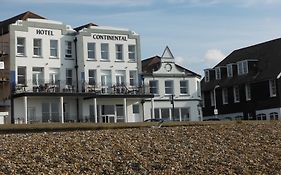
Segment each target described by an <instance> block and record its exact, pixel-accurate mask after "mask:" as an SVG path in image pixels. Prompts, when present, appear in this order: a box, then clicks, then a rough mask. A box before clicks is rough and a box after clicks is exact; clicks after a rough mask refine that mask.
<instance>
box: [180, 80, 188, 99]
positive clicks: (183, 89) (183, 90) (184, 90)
mask: <svg viewBox="0 0 281 175" xmlns="http://www.w3.org/2000/svg"><path fill="white" fill-rule="evenodd" d="M188 87H189V81H188V80H181V81H180V94H181V95H188V94H189V89H188Z"/></svg>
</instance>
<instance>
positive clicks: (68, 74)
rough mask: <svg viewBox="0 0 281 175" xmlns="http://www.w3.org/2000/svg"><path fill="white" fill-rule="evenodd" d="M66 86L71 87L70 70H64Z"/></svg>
mask: <svg viewBox="0 0 281 175" xmlns="http://www.w3.org/2000/svg"><path fill="white" fill-rule="evenodd" d="M66 85H72V69H66Z"/></svg>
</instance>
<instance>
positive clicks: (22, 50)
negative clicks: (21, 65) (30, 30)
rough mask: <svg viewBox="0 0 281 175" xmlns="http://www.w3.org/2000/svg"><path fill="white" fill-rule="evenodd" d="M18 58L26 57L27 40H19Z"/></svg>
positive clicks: (19, 38) (20, 38)
mask: <svg viewBox="0 0 281 175" xmlns="http://www.w3.org/2000/svg"><path fill="white" fill-rule="evenodd" d="M17 56H25V38H22V37H18V38H17Z"/></svg>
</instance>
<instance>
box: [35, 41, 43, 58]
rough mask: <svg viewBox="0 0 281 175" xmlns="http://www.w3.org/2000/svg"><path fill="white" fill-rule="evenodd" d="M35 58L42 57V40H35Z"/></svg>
mask: <svg viewBox="0 0 281 175" xmlns="http://www.w3.org/2000/svg"><path fill="white" fill-rule="evenodd" d="M33 56H36V57H41V56H42V39H36V38H35V39H33Z"/></svg>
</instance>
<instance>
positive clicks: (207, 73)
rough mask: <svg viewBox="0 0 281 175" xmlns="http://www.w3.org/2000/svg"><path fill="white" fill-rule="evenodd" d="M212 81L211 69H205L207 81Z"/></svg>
mask: <svg viewBox="0 0 281 175" xmlns="http://www.w3.org/2000/svg"><path fill="white" fill-rule="evenodd" d="M209 81H210V72H209V70H205V82H209Z"/></svg>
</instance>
